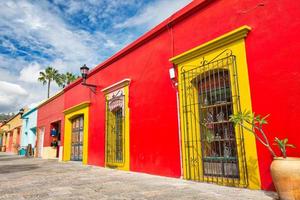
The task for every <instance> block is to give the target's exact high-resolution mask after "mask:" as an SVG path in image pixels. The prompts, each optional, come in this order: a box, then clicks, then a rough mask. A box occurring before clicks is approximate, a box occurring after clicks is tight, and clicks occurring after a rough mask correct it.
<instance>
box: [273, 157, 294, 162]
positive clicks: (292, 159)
mask: <svg viewBox="0 0 300 200" xmlns="http://www.w3.org/2000/svg"><path fill="white" fill-rule="evenodd" d="M273 160H288V161H300V157H286V158H283V157H274V158H273Z"/></svg>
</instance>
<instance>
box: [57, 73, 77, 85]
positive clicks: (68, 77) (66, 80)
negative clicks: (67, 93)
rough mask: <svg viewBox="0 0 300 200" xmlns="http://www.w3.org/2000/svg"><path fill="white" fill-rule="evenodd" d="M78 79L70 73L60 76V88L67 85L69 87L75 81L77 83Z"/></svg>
mask: <svg viewBox="0 0 300 200" xmlns="http://www.w3.org/2000/svg"><path fill="white" fill-rule="evenodd" d="M77 78H78V77H77V76H76V75H74V74H72V73H70V72H67V73H65V74H60V77H59V82H58V86H60V87H62V88H64V87H65V86H66V85H69V84H70V83H72V82H73V81H75V80H76V79H77Z"/></svg>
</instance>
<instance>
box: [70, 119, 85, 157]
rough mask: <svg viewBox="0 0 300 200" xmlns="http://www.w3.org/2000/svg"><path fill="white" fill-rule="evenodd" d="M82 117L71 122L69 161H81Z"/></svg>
mask: <svg viewBox="0 0 300 200" xmlns="http://www.w3.org/2000/svg"><path fill="white" fill-rule="evenodd" d="M82 151H83V116H80V117H77V118H75V119H73V120H72V143H71V160H74V161H82Z"/></svg>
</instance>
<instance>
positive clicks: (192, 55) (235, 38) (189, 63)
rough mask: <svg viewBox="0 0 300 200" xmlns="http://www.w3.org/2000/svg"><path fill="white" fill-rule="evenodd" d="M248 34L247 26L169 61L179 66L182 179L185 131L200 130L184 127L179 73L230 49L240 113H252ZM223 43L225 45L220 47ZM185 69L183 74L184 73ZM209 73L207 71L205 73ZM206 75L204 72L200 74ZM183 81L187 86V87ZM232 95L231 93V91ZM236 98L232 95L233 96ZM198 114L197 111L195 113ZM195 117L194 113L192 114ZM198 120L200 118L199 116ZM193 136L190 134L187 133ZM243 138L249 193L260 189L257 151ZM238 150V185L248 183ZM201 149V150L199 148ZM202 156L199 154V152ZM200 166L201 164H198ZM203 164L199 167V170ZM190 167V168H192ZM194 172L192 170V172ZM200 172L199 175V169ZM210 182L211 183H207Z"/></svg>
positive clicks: (251, 141)
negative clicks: (247, 53)
mask: <svg viewBox="0 0 300 200" xmlns="http://www.w3.org/2000/svg"><path fill="white" fill-rule="evenodd" d="M249 30H250V28H249V27H248V26H243V27H241V28H239V29H237V30H234V31H232V32H230V33H227V34H225V35H223V36H221V37H218V38H217V39H214V40H212V41H211V42H208V43H206V44H203V45H200V46H199V47H196V48H194V49H192V50H190V51H187V52H186V53H183V54H181V56H182V57H180V56H176V57H175V58H172V59H171V61H172V62H174V63H177V64H178V74H179V75H178V82H179V84H178V85H179V90H178V91H179V97H180V113H181V114H180V119H181V120H180V121H181V122H180V123H181V134H182V138H183V139H182V144H181V145H182V149H183V151H182V152H183V154H182V160H183V167H184V169H183V174H184V178H188V177H187V168H186V165H187V161H186V160H187V158H186V157H187V155H185V151H184V149H185V142H184V132H185V127H186V126H189V127H190V128H193V130H196V131H197V132H199V133H200V134H201V132H200V130H199V128H197V126H196V124H189V125H186V124H183V123H184V117H185V114H184V112H183V98H184V96H183V94H182V92H181V91H182V89H183V86H182V84H183V79H182V78H183V77H182V73H183V72H184V71H188V70H191V69H194V68H198V67H200V63H201V61H202V60H203V58H204V59H205V60H207V61H210V60H212V59H213V58H215V57H216V56H217V55H219V54H220V53H221V52H223V51H224V50H226V49H230V50H231V51H232V54H233V55H235V56H236V65H237V67H236V68H237V69H236V70H237V74H238V75H237V81H238V88H237V90H238V92H239V96H240V102H239V103H240V109H241V110H245V109H246V110H249V111H252V105H251V95H250V86H249V78H248V66H247V60H246V50H245V41H244V39H243V37H245V36H246V34H247V32H248V31H249ZM222 42H224V44H223V43H222ZM183 68H184V70H183ZM208 70H209V69H208ZM232 70H233V69H230V73H229V74H230V76H231V77H230V80H231V84H232V86H234V83H233V82H234V81H235V78H234V77H233V74H234V73H233V71H232ZM202 72H205V69H204V70H202V71H201V73H202ZM188 82H189V80H188V81H186V83H188ZM232 92H233V93H234V90H233V91H232ZM233 95H235V94H233ZM233 103H234V105H235V106H234V110H233V112H234V113H236V112H237V105H238V104H237V103H238V102H233ZM196 110H198V109H196ZM195 115H196V116H197V113H195ZM198 116H199V115H198ZM188 134H190V135H191V134H192V133H188ZM236 134H237V135H236V136H237V137H239V136H240V134H241V130H240V129H239V128H238V127H237V128H236ZM243 134H244V135H243V136H244V149H245V160H246V162H247V171H246V172H245V173H247V176H248V188H250V189H260V188H261V180H260V174H259V168H258V167H259V166H258V157H257V149H256V140H255V137H254V136H253V134H252V133H250V132H249V131H245V130H244V132H243ZM237 146H238V152H239V171H240V177H241V179H240V181H241V183H242V184H243V183H246V181H247V180H245V179H244V178H242V177H243V176H242V173H243V171H242V170H243V169H242V168H241V165H242V163H241V144H237ZM200 149H201V148H200ZM200 154H201V152H200ZM200 162H202V161H200ZM201 166H202V164H200V167H201ZM191 167H193V166H191ZM192 171H193V170H192ZM200 171H202V170H201V169H200ZM191 176H192V179H195V180H196V179H197V177H195V176H196V174H193V173H192V174H191ZM210 181H213V180H210ZM242 184H241V185H237V184H235V186H237V187H242ZM224 185H232V183H224Z"/></svg>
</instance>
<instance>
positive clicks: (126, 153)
mask: <svg viewBox="0 0 300 200" xmlns="http://www.w3.org/2000/svg"><path fill="white" fill-rule="evenodd" d="M129 84H130V79H124V80H122V81H120V82H117V83H115V84H113V85H111V86H108V87H106V88H104V89H103V90H102V92H103V93H104V95H105V99H107V100H109V99H111V97H112V95H115V94H117V93H119V92H122V95H124V97H123V98H124V106H123V117H124V121H123V122H124V123H123V124H122V126H124V128H122V139H123V140H124V141H123V146H122V148H123V151H122V157H123V162H113V161H111V160H113V159H107V156H108V148H107V145H108V142H112V141H115V139H116V137H115V136H113V135H112V136H111V137H110V138H108V135H109V134H110V132H111V129H110V127H108V126H107V123H106V125H105V127H106V128H105V132H106V134H105V154H106V155H105V166H106V167H110V168H115V169H120V170H125V171H129V170H130V146H129V145H130V138H129V137H130V133H129V128H130V127H129V125H130V121H129V120H130V119H129V107H128V102H129ZM108 106H109V105H108V102H106V116H105V118H106V120H108V119H110V118H115V116H114V115H115V114H114V113H113V112H111V111H110V110H109V109H108ZM108 140H112V141H108Z"/></svg>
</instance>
